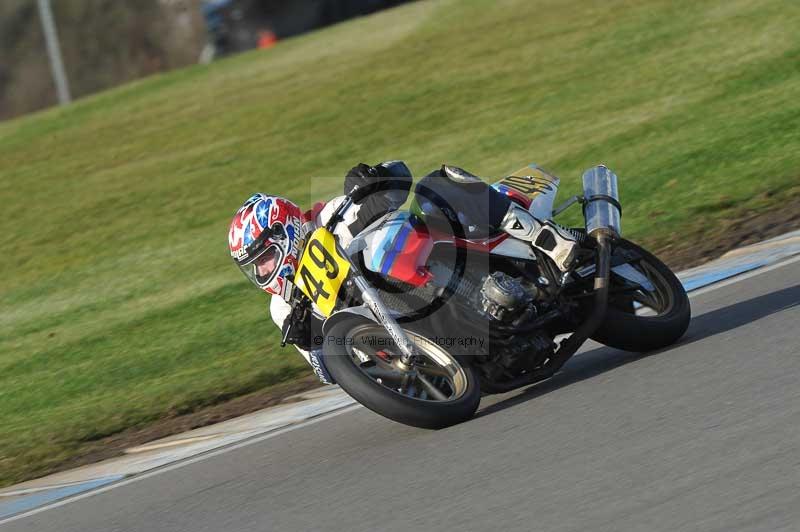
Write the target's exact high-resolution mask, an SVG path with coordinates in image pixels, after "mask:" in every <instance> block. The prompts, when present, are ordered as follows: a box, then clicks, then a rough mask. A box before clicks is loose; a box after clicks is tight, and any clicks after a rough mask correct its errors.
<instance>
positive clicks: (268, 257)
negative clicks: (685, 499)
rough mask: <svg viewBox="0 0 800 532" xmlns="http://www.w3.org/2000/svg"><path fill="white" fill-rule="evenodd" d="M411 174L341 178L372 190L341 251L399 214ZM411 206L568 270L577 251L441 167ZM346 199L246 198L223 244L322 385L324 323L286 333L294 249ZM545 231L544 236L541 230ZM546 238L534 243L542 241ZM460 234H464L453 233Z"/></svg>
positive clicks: (326, 378)
mask: <svg viewBox="0 0 800 532" xmlns="http://www.w3.org/2000/svg"><path fill="white" fill-rule="evenodd" d="M411 181H412V179H411V171H410V170H409V169H408V167H407V166H406V165H405V163H403V162H402V161H388V162H382V163H379V164H377V165H375V166H369V165H366V164H364V163H361V164H359V165H357V166H355V167H353V168H352V169H351V170H350V171H349V172H348V173H347V176H346V177H345V183H344V193H345V194H349V193H350V192H351V191H352V190H353V189H354V187H356V186H359V187H366V186H375V185H378V186H376V187H375V188H374V189H373V190H375V192H374V193H372V194H370V195H369V196H367V198H366V199H365V200H363V201H361V202H360V203H359V204H357V205H353V206H352V207H351V208H350V209H348V211H347V212H346V213H345V219H344V220H343V223H340V224H339V225H338V226H337V228H336V231H335V234H336V236H337V238H338V239H339V241H340V243H341V245H342V246H343V247H345V248H346V247H347V245H348V244H349V243H350V241H351V240H352V239H353V237H354V236H356V235H357V234H358V233H359V232H360V231H361V230H363V229H364V228H366V227H367V226H369V225H370V224H371V223H372V222H374V221H375V220H377V219H378V218H380V217H381V216H383V215H385V214H386V213H387V212H390V211H393V210H397V209H398V208H400V207H401V206H402V205H403V203H405V200H406V198H407V196H408V192H409V190H410V187H411ZM415 190H416V200H415V201H417V207H418V208H419V209H421V210H422V211H423V212H424V213H426V214H430V215H431V216H426V219H431V220H435V219H436V217H435V216H433V215H434V213H435V212H438V213H440V214H439V215H438V216H439V218H440V219H441V220H442V221H444V222H445V225H449V226H450V227H453V224H454V223H455V224H457V225H458V226H459V227H460V230H462V231H463V233H464V234H463V236H465V237H467V238H483V237H486V236H488V235H490V234H493V233H497V232H499V231H504V232H506V233H509V234H510V235H511V236H513V237H515V238H518V239H521V240H524V241H528V242H531V245H534V246H536V247H537V248H538V249H539V250H540V251H542V252H543V253H545V254H547V255H548V256H549V257H550V258H552V259H553V261H554V262H555V264H556V265H557V266H558V267H559V268H560V269H562V271H563V270H566V269H567V268H568V267H569V265H570V264H571V262H572V261H573V258H574V256H575V253H576V252H577V249H578V245H577V243H576V242H575V240H574V237H573V236H572V235H571V234H570V233H568V232H566V231H564V230H562V229H561V228H560V227H559V226H557V225H555V224H553V223H552V222H549V221H541V220H538V219H537V218H535V217H534V216H533V215H532V214H531V213H530V212H529V211H528V210H527V209H526V208H525V207H524V206H523V204H521V203H520V202H518V201H514V198H513V196H509V195H506V194H504V193H502V192H500V191H498V190H497V189H495V188H493V187H491V186H489V185H487V184H486V183H485V182H484V181H482V180H481V179H480V178H478V177H476V176H474V175H472V174H470V173H469V172H466V171H465V170H462V169H460V168H457V167H454V166H447V165H444V166H442V167H441V168H440V169H439V170H436V171H434V172H432V173H430V174H428V175H427V176H425V177H424V178H422V179H421V180H420V182H419V183H418V184H417V187H416V189H415ZM342 201H344V196H339V197H336V198H333V199H331V200H330V201H328V202H327V203H317V204H316V205H314V207H313V208H312V209H310V210H309V211H306V212H305V213H304V212H302V211H301V209H300V207H298V206H297V205H296V204H295V203H292V202H291V201H289V200H287V199H284V198H281V197H278V196H270V195H267V194H262V193H257V194H254V195H253V196H251V197H250V198H249V199H248V200H247V201H245V203H244V204H243V205H242V206H241V207H240V208H239V210H238V211H237V212H236V214H235V215H234V217H233V221H232V222H231V225H230V230H229V232H228V244H229V248H230V252H231V257H232V258H233V260H234V262H235V263H236V265H237V266H238V267H239V269H240V270H241V271H242V272H243V273H244V274H245V276H246V277H247V278H248V279H250V281H251V282H252V283H253V284H255V285H256V286H257V287H258V288H260V289H262V290H264V291H265V292H267V293H268V294H270V295H271V296H272V297H271V300H270V307H269V309H270V314H271V316H272V319H273V321H274V322H275V324H276V325H277V326H278V327H280V328H281V331H282V333H284V334H286V333H287V331H289V336H288V337H287V338H286V341H287V343H291V344H293V345H294V346H295V347H296V348H297V349H298V351H300V353H301V354H302V355H303V357H304V358H305V359H306V361H307V362H308V363H309V364H310V365H311V367H312V369H313V370H314V373H315V374H316V375H317V377H318V378H319V379H320V381H322V382H323V383H325V384H330V383H332V379H331V377H330V375H329V374H328V372H327V370H326V369H325V365H324V362H323V360H322V357H321V355H322V349H321V346H319V345H314V344H315V343H318V340H317V341H316V342H312V339H313V338H316V339H318V338H321V334H322V327H321V325H322V317H321V315H320V314H319V313H316V312H315V313H314V315H313V316H312V317H311V319H308V320H305V322H304V323H297V322H295V325H294V326H292V327H291V328H290V327H289V325H290V323H292V322H293V321H294V320H292V319H291V316H290V313H291V305H290V304H289V303H287V302H286V299H288V298H289V296H290V294H288V293H287V291H288V290H290V287H291V286H292V284H291V279H292V278H293V276H294V274H295V272H296V270H297V264H298V261H299V259H300V255H301V253H302V249H301V248H300V246H301V245H302V242H303V240H304V237H305V236H306V234H309V233H310V232H311V231H313V230H314V228H316V227H320V226H323V225H325V224H326V223H327V222H328V220H329V219H330V217H331V215H332V214H333V212H334V211H335V210H336V208H337V207H338V206H339V205H340V204H341V202H342ZM545 227H547V228H549V229H550V230H549V231H544V232H543V231H542V229H543V228H545ZM543 235H544V236H546V238H539V237H540V236H543ZM458 236H462V235H458Z"/></svg>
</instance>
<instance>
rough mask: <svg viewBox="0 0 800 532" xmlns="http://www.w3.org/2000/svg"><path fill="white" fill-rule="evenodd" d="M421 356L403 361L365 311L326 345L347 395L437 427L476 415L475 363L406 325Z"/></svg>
mask: <svg viewBox="0 0 800 532" xmlns="http://www.w3.org/2000/svg"><path fill="white" fill-rule="evenodd" d="M404 330H405V333H406V335H407V336H408V337H409V339H410V340H411V341H412V343H413V344H414V347H415V352H416V354H417V356H416V357H415V360H414V363H413V365H411V367H408V368H404V367H403V366H402V364H400V357H401V354H400V351H399V349H397V348H396V347H395V345H394V342H393V341H392V339H391V337H390V336H389V334H388V333H387V332H386V329H384V328H383V327H382V326H380V325H379V324H377V323H375V322H373V321H370V320H368V319H366V318H363V317H360V316H353V317H352V318H351V317H348V318H344V319H342V321H340V322H339V323H337V324H335V325H334V326H333V327H332V328H331V330H330V331H328V332H327V334H326V336H327V337H332V338H336V339H338V340H339V341H336V342H333V341H331V342H328V343H327V345H326V346H325V348H324V356H325V366H326V367H327V368H328V371H330V373H331V376H332V377H333V378H334V379H335V380H336V382H337V384H339V386H341V387H342V388H343V389H344V390H345V391H346V392H347V393H348V394H350V395H351V396H352V397H353V398H354V399H355V400H357V401H358V402H359V403H361V404H362V405H364V406H366V407H367V408H369V409H370V410H372V411H374V412H376V413H378V414H380V415H382V416H384V417H387V418H389V419H392V420H394V421H398V422H400V423H404V424H406V425H411V426H414V427H422V428H428V429H438V428H443V427H447V426H450V425H455V424H456V423H460V422H462V421H466V420H467V419H469V418H471V417H472V416H473V415H474V413H475V411H476V410H477V409H478V404H479V402H480V396H481V395H480V386H479V384H478V379H477V376H476V375H475V373H474V372H473V370H472V368H471V367H470V366H468V365H466V364H462V363H461V362H460V361H459V360H458V358H456V357H455V356H453V355H452V354H450V353H449V352H448V351H447V350H445V349H443V348H442V347H441V346H439V345H437V344H436V343H434V342H432V341H430V340H428V339H427V338H426V337H425V336H423V335H421V334H417V333H415V332H413V331H410V330H407V329H404Z"/></svg>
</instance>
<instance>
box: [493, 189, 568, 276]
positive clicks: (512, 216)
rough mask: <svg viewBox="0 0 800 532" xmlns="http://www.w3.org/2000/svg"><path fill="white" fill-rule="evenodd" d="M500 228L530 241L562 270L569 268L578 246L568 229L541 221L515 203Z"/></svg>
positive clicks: (515, 236)
mask: <svg viewBox="0 0 800 532" xmlns="http://www.w3.org/2000/svg"><path fill="white" fill-rule="evenodd" d="M500 229H502V230H503V231H505V232H506V233H508V234H510V235H511V236H513V237H514V238H518V239H520V240H526V241H528V242H530V243H531V244H532V245H533V246H534V247H535V248H537V249H538V250H540V251H541V252H542V253H544V254H545V255H547V256H548V257H550V258H551V259H553V262H555V263H556V266H558V268H559V269H560V270H561V271H562V272H563V271H567V270H568V269H569V267H570V265H571V264H572V262H573V261H574V260H575V255H576V254H577V253H578V249H579V248H580V246H579V245H578V242H577V241H576V239H575V237H574V236H573V235H572V234H571V233H570V232H569V231H567V230H565V229H564V228H562V227H561V226H559V225H558V224H555V223H553V222H551V221H549V220H547V221H544V222H542V221H541V220H539V219H537V218H536V217H534V216H533V215H532V214H531V213H530V212H529V211H528V210H527V209H524V208H522V207H521V206H520V205H518V204H516V203H512V204H511V206H510V207H509V209H508V212H506V215H505V217H504V218H503V222H502V223H501V225H500Z"/></svg>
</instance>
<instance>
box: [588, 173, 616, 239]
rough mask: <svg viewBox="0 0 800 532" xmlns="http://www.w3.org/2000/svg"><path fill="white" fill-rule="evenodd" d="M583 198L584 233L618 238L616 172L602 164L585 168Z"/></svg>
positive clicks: (592, 235)
mask: <svg viewBox="0 0 800 532" xmlns="http://www.w3.org/2000/svg"><path fill="white" fill-rule="evenodd" d="M583 199H584V203H583V216H584V218H585V219H586V234H587V235H589V236H591V237H593V238H597V237H598V236H599V235H600V234H605V235H607V236H609V237H611V238H619V236H620V235H621V234H622V230H621V229H620V218H622V205H621V204H620V202H619V189H618V188H617V176H616V174H614V172H612V171H611V170H609V169H608V168H606V167H605V166H603V165H600V166H595V167H594V168H590V169H589V170H587V171H586V172H585V173H584V174H583Z"/></svg>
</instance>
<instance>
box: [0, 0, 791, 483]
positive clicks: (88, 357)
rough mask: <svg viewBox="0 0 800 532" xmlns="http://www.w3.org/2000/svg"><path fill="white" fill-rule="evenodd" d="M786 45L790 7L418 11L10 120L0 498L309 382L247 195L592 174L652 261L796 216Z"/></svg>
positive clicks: (447, 3)
mask: <svg viewBox="0 0 800 532" xmlns="http://www.w3.org/2000/svg"><path fill="white" fill-rule="evenodd" d="M798 27H800V4H797V3H795V2H788V1H785V0H784V1H779V0H776V1H769V0H764V1H754V0H732V1H728V2H697V1H673V0H668V1H667V0H664V1H657V0H653V1H639V0H609V1H607V2H603V3H596V2H583V1H575V0H572V1H563V0H501V1H489V0H481V1H479V0H468V1H456V0H440V1H421V2H418V3H414V4H410V5H406V6H404V7H401V8H398V9H394V10H391V11H388V12H383V13H380V14H377V15H374V16H371V17H366V18H363V19H359V20H355V21H352V22H349V23H346V24H342V25H339V26H335V27H332V28H329V29H327V30H324V31H320V32H317V33H314V34H310V35H307V36H304V37H301V38H297V39H291V40H288V41H285V42H282V43H280V44H279V45H278V46H277V47H276V48H274V49H271V50H269V51H266V52H254V53H249V54H244V55H242V56H238V57H235V58H233V59H230V60H226V61H222V62H219V63H216V64H213V65H210V66H199V67H192V68H189V69H186V70H182V71H179V72H175V73H172V74H168V75H163V76H157V77H153V78H150V79H147V80H144V81H140V82H136V83H133V84H130V85H127V86H125V87H122V88H120V89H117V90H113V91H110V92H106V93H103V94H101V95H98V96H96V97H92V98H88V99H85V100H83V101H80V102H78V103H76V104H74V105H72V106H70V107H68V108H65V109H54V110H51V111H48V112H44V113H40V114H37V115H33V116H30V117H27V118H24V119H21V120H15V121H10V122H6V123H2V124H0V204H2V209H0V241H1V242H2V249H3V250H4V253H2V256H0V271H2V275H1V276H0V300H2V313H0V484H3V483H10V482H13V481H16V480H20V479H22V478H27V477H30V476H33V475H37V474H41V473H43V472H46V471H48V470H49V469H51V468H52V467H55V466H57V465H58V464H59V463H62V462H63V461H64V460H66V459H68V458H70V457H72V456H75V455H76V454H78V453H80V452H81V450H82V449H83V448H84V446H85V445H86V444H87V442H92V441H95V440H97V439H99V438H102V437H104V436H106V435H109V434H113V433H116V432H118V431H121V430H123V429H125V428H128V427H131V426H138V425H143V424H146V423H148V422H150V421H153V420H155V419H158V418H160V417H162V416H164V415H166V414H170V413H175V412H182V411H187V410H190V409H192V408H196V407H198V406H200V405H204V404H210V403H214V402H218V401H220V400H223V399H225V398H228V397H232V396H236V395H239V394H242V393H246V392H248V391H252V390H255V389H258V388H262V387H265V386H269V385H271V384H273V383H277V382H280V381H284V380H286V379H291V378H294V377H296V376H298V375H301V374H305V372H306V371H307V369H306V367H305V365H304V364H305V363H304V362H303V361H302V360H301V359H300V357H299V356H297V355H296V354H295V353H294V352H293V351H292V350H291V349H288V348H287V349H279V348H278V347H277V339H278V335H277V330H276V329H275V328H274V327H273V325H272V324H271V322H270V321H269V319H268V315H267V308H266V304H267V299H266V298H265V297H264V295H263V294H259V293H258V292H257V291H256V290H254V289H253V288H252V286H250V285H248V284H247V283H246V281H245V279H244V278H243V277H242V276H241V274H240V273H239V272H238V271H237V269H236V268H235V267H234V266H233V264H232V263H231V261H230V259H229V257H228V253H227V248H226V232H227V224H228V222H229V219H230V217H231V216H232V215H233V212H234V211H235V210H236V208H237V207H238V206H239V204H240V203H241V202H242V201H243V200H244V199H245V198H246V197H247V196H248V195H249V194H250V193H252V192H254V191H268V192H272V193H280V194H285V195H287V196H289V197H291V198H294V199H296V200H297V201H298V202H300V203H303V204H304V205H308V204H309V203H310V202H311V201H312V200H316V199H321V198H327V197H330V196H331V195H334V194H335V193H337V192H339V191H340V187H341V178H340V177H338V176H341V175H343V173H344V172H345V171H346V170H347V169H348V168H349V167H350V166H352V165H353V164H354V163H356V162H359V161H362V160H363V161H366V162H375V161H378V160H382V159H388V158H404V159H405V160H406V161H407V162H408V163H409V165H410V166H411V168H412V169H414V170H415V171H416V172H419V173H422V172H427V171H429V170H430V169H432V168H434V167H436V166H438V165H439V164H441V163H442V162H449V163H454V164H459V165H461V166H464V167H466V168H468V169H470V170H472V171H473V172H477V173H479V174H482V175H486V176H490V177H499V176H501V175H503V173H504V172H509V171H512V170H514V169H516V168H519V167H521V166H522V165H523V164H526V163H528V162H532V161H535V162H537V163H539V164H542V165H543V166H545V167H546V168H548V169H551V170H552V171H553V172H555V173H556V174H558V175H560V176H562V179H563V183H564V187H563V189H562V190H563V195H564V197H567V196H568V195H570V194H573V193H577V192H578V191H579V189H578V178H579V176H580V174H581V172H582V171H583V170H584V169H585V168H588V167H589V166H591V165H594V164H597V163H599V162H604V163H606V164H607V165H609V166H610V167H611V168H613V169H615V170H616V171H617V173H618V174H619V176H620V178H621V194H622V201H623V203H624V204H625V218H624V219H623V229H624V230H625V232H626V235H627V236H628V237H629V238H632V239H637V240H642V241H645V242H647V243H652V244H663V243H665V242H668V241H669V240H670V239H678V238H681V237H682V236H683V235H684V234H686V233H687V232H688V233H690V234H692V235H695V237H698V236H699V237H702V236H703V234H705V233H704V231H706V230H707V231H709V232H712V231H714V230H715V228H718V227H720V226H721V225H722V224H724V223H726V220H728V219H731V218H733V217H737V216H739V215H741V214H742V213H743V212H746V211H750V210H753V209H760V210H763V209H767V208H770V207H772V206H774V205H777V204H779V203H780V202H782V201H786V200H794V201H795V202H796V201H797V198H798V197H800V194H799V193H800V149H799V147H800V127H799V126H800V40H798V39H797V28H798ZM331 176H336V177H331Z"/></svg>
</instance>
